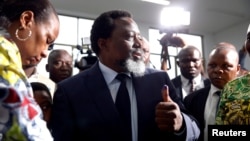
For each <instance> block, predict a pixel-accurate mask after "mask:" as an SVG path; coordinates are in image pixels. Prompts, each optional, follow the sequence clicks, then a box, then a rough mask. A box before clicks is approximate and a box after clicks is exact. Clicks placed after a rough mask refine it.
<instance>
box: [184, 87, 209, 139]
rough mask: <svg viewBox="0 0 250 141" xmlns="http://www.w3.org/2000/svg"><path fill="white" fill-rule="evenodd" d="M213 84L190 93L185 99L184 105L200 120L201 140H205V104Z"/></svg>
mask: <svg viewBox="0 0 250 141" xmlns="http://www.w3.org/2000/svg"><path fill="white" fill-rule="evenodd" d="M210 88H211V85H209V86H207V87H204V88H202V89H199V90H197V91H194V92H193V93H191V94H189V95H188V96H186V97H185V99H184V105H185V107H186V108H187V110H188V111H189V112H190V113H191V114H192V115H193V116H194V117H195V118H196V119H197V120H198V122H199V123H200V130H201V135H200V137H199V141H203V140H204V128H205V121H204V120H205V117H204V112H205V106H206V101H207V97H208V94H209V91H210Z"/></svg>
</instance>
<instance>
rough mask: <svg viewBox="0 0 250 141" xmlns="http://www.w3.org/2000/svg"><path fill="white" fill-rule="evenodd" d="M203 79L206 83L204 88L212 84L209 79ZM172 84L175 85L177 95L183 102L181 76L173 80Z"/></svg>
mask: <svg viewBox="0 0 250 141" xmlns="http://www.w3.org/2000/svg"><path fill="white" fill-rule="evenodd" d="M202 79H203V82H204V87H206V86H209V85H210V84H211V82H210V80H209V79H208V78H204V77H202ZM171 82H172V83H173V84H174V87H175V88H176V94H177V95H178V96H179V97H180V98H181V99H182V100H183V94H182V82H181V76H180V75H178V76H177V77H175V78H173V79H172V80H171Z"/></svg>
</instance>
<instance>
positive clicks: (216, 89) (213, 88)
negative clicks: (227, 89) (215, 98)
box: [210, 84, 221, 94]
mask: <svg viewBox="0 0 250 141" xmlns="http://www.w3.org/2000/svg"><path fill="white" fill-rule="evenodd" d="M217 91H221V89H219V88H217V87H215V86H214V85H213V84H211V89H210V92H211V94H215V92H217Z"/></svg>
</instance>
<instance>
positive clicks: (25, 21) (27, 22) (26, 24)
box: [20, 11, 34, 29]
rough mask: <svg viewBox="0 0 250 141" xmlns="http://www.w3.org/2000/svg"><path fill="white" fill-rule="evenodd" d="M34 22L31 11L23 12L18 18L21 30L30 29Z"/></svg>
mask: <svg viewBox="0 0 250 141" xmlns="http://www.w3.org/2000/svg"><path fill="white" fill-rule="evenodd" d="M33 22H34V13H33V12H32V11H24V12H23V13H22V14H21V16H20V23H21V25H20V27H21V28H24V29H26V28H31V26H32V24H33Z"/></svg>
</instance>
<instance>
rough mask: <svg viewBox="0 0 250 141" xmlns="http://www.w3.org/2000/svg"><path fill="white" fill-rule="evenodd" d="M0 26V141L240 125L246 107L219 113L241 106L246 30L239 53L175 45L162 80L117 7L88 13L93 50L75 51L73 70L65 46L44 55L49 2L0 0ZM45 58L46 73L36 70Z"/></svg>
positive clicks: (187, 133) (51, 32)
mask: <svg viewBox="0 0 250 141" xmlns="http://www.w3.org/2000/svg"><path fill="white" fill-rule="evenodd" d="M17 7H18V8H17ZM0 27H1V28H0V30H1V32H0V33H1V35H0V62H1V65H0V76H1V77H0V141H14V140H16V141H71V140H84V141H101V140H102V141H103V140H104V141H118V140H119V141H164V140H171V141H172V140H173V141H175V140H178V141H192V140H199V141H207V140H208V125H230V124H239V125H241V124H249V123H250V122H246V121H250V119H249V115H248V113H249V112H250V111H248V110H249V108H241V109H237V110H232V111H231V110H228V109H230V108H231V107H229V106H228V105H230V104H234V103H235V102H238V101H242V100H243V101H246V102H242V103H240V102H238V104H242V107H244V106H246V107H249V105H250V103H249V102H248V100H249V99H250V96H247V97H246V96H245V95H246V94H248V93H249V92H250V89H249V88H248V87H249V83H248V82H249V81H250V80H249V79H250V75H249V74H248V70H246V69H245V68H244V67H242V68H244V73H243V71H242V69H241V65H243V64H244V63H242V62H243V61H244V58H242V57H245V56H242V55H239V53H242V51H245V54H246V52H247V53H248V54H250V29H249V30H248V31H247V38H246V42H245V44H244V46H243V47H244V48H243V49H241V50H240V52H238V51H237V48H236V47H235V46H234V45H233V44H231V43H228V42H220V43H218V44H217V45H215V47H214V49H213V50H212V51H211V52H210V55H209V59H208V63H207V65H206V64H205V63H204V61H203V57H202V54H201V52H200V51H199V49H197V48H196V47H195V46H193V45H185V46H183V47H182V49H181V50H180V51H179V53H178V55H177V56H176V57H177V62H176V63H177V65H178V67H179V69H180V73H181V74H180V75H179V76H176V77H175V78H173V79H170V78H169V76H168V73H167V71H165V70H160V69H156V68H155V67H154V66H152V64H151V62H150V46H151V45H150V43H149V41H148V40H147V39H146V38H145V37H142V35H141V33H140V30H139V27H138V25H137V23H136V22H135V21H134V19H133V16H132V14H131V13H130V12H128V11H125V10H110V11H106V12H103V13H101V14H100V15H99V16H98V17H97V18H96V19H95V20H94V23H93V25H92V29H91V34H90V40H91V50H92V51H93V53H95V55H96V56H91V57H92V58H90V57H89V58H88V57H83V58H82V59H81V60H80V62H78V63H77V64H76V66H77V67H78V68H79V73H77V74H75V75H72V72H73V67H74V61H73V57H72V56H71V55H70V54H69V53H68V52H67V51H66V50H63V49H53V50H52V51H51V52H50V54H49V55H48V49H49V47H50V46H51V45H52V44H53V43H54V41H55V40H56V39H57V36H58V34H59V28H60V21H59V18H58V15H57V12H56V10H55V8H54V7H53V5H52V4H51V3H50V1H49V0H36V1H34V0H25V1H20V0H9V1H8V0H7V1H1V2H0ZM46 57H48V62H47V64H46V66H45V68H46V70H47V72H49V77H48V78H47V77H44V76H42V75H41V74H39V73H38V71H37V67H36V66H37V65H38V64H39V63H40V61H41V60H42V58H46ZM242 59H243V61H242ZM205 68H206V69H205ZM248 89H249V91H248ZM243 94H244V95H243ZM232 98H234V99H233V101H232ZM119 99H122V100H119ZM229 112H231V113H229ZM229 114H234V118H232V117H228V115H229ZM226 115H227V116H226ZM235 116H236V118H235Z"/></svg>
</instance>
